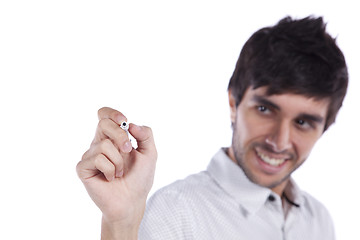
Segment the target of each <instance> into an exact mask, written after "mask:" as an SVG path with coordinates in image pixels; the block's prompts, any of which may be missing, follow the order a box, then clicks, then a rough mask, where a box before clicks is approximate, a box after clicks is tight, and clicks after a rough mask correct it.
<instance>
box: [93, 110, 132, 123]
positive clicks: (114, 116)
mask: <svg viewBox="0 0 360 240" xmlns="http://www.w3.org/2000/svg"><path fill="white" fill-rule="evenodd" d="M98 118H99V120H101V119H106V118H108V119H111V120H113V121H114V122H115V123H117V124H118V125H120V124H121V123H122V122H124V121H125V122H127V118H126V117H125V116H124V115H123V114H122V113H121V112H119V111H117V110H115V109H112V108H109V107H103V108H100V109H99V111H98Z"/></svg>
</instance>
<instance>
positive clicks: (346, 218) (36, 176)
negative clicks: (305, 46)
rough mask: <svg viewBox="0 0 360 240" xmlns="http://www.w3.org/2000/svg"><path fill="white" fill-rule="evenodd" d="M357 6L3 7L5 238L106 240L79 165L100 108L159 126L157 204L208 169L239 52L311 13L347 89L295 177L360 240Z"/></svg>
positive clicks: (225, 123)
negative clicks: (260, 34)
mask: <svg viewBox="0 0 360 240" xmlns="http://www.w3.org/2000/svg"><path fill="white" fill-rule="evenodd" d="M349 2H350V1H349ZM349 2H347V1H341V2H339V1H325V0H322V1H313V0H312V1H305V0H303V1H296V3H295V2H292V1H279V0H275V1H194V0H193V1H130V0H128V1H88V0H87V1H79V0H71V1H70V0H65V1H45V0H44V1H39V0H36V1H16V0H13V1H1V2H0V81H1V82H0V104H1V106H0V107H1V108H0V114H1V118H0V121H1V124H0V141H1V142H0V147H1V155H0V163H1V164H0V169H1V173H0V194H1V195H0V196H1V197H0V221H1V225H0V239H99V234H100V220H101V213H100V211H99V210H98V209H97V208H96V206H95V205H94V204H93V203H92V201H91V200H90V198H89V197H88V195H87V193H86V191H85V189H84V188H83V186H82V183H81V182H80V180H79V179H78V178H77V175H76V172H75V166H76V164H77V162H78V161H79V160H80V159H81V156H82V154H83V153H84V152H85V151H86V150H87V148H88V147H89V144H90V142H91V140H92V137H93V134H94V131H95V128H96V125H97V115H96V114H97V110H98V108H100V107H102V106H110V107H113V108H116V109H119V110H120V111H122V112H123V113H124V114H126V116H127V117H128V119H129V120H130V121H132V122H134V123H137V124H144V125H148V126H151V127H152V128H153V131H154V134H155V140H156V143H157V148H158V152H159V159H158V165H157V172H156V178H155V184H154V187H153V190H152V192H153V191H155V190H156V189H159V188H160V187H162V186H164V185H167V184H169V183H171V182H173V181H174V180H176V179H179V178H183V177H185V176H187V175H188V174H191V173H195V172H198V171H201V170H203V169H204V168H205V167H206V166H207V164H208V162H209V160H210V158H211V157H212V155H213V154H214V153H215V152H216V151H217V150H218V149H219V148H220V147H223V146H228V145H229V144H230V140H231V128H230V120H229V110H228V107H227V92H226V88H227V84H228V80H229V78H230V76H231V74H232V71H233V69H234V66H235V63H236V60H237V57H238V55H239V52H240V50H241V48H242V46H243V44H244V42H245V41H246V40H247V39H248V38H249V37H250V35H251V34H252V33H253V32H255V31H256V30H258V29H259V28H261V27H264V26H268V25H273V24H275V23H276V22H277V21H278V20H279V19H281V18H283V17H285V16H287V15H291V16H293V17H305V16H308V15H310V14H314V15H315V16H320V15H321V16H324V19H325V21H326V22H328V30H329V32H330V33H331V34H332V35H333V36H334V37H335V36H337V42H338V44H339V46H340V47H341V48H342V50H343V52H344V54H345V57H346V59H347V62H348V67H349V73H350V86H349V91H348V95H347V97H346V99H345V102H344V106H343V108H342V109H341V111H340V114H339V117H338V119H337V122H336V124H335V125H333V126H332V127H331V128H330V130H329V131H328V132H326V133H325V135H324V136H323V138H322V139H320V141H319V142H318V144H317V145H316V146H315V148H314V149H313V153H312V155H311V157H310V158H309V159H308V161H307V162H306V163H305V164H304V165H303V167H301V168H300V169H299V170H298V172H297V173H296V174H295V178H296V180H297V181H298V183H299V185H300V186H301V187H302V188H303V189H304V190H306V191H308V192H309V193H311V194H313V195H314V196H315V197H317V198H318V199H319V200H321V201H322V202H323V203H324V204H325V205H326V206H327V207H328V209H329V211H330V212H331V214H332V216H333V218H334V222H335V226H336V232H337V236H338V239H360V233H359V229H358V220H357V219H358V216H359V214H360V204H359V203H360V195H359V187H358V183H359V182H360V176H359V171H358V169H359V168H360V161H359V160H360V158H359V154H358V152H359V147H358V145H359V140H358V138H359V134H360V129H359V124H358V123H359V120H360V119H359V113H358V111H359V110H358V108H359V107H358V104H359V101H360V97H359V89H360V88H359V87H360V84H359V81H358V79H359V77H360V76H359V74H360V70H359V66H357V64H358V62H359V61H358V57H359V55H360V51H359V43H358V39H359V33H358V25H359V23H360V21H359V18H358V17H356V16H357V15H358V7H355V1H353V2H351V3H349Z"/></svg>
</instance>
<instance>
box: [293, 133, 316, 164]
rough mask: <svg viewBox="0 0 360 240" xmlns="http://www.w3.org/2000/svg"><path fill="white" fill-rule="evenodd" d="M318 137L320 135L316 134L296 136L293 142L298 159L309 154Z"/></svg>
mask: <svg viewBox="0 0 360 240" xmlns="http://www.w3.org/2000/svg"><path fill="white" fill-rule="evenodd" d="M319 138H320V136H318V135H315V136H307V137H304V136H298V137H297V138H296V140H295V141H294V142H295V146H296V150H297V153H298V154H299V157H300V159H306V158H307V157H308V156H309V155H310V152H311V150H312V149H313V147H314V145H315V143H316V142H317V140H318V139H319Z"/></svg>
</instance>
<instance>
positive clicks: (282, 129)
mask: <svg viewBox="0 0 360 240" xmlns="http://www.w3.org/2000/svg"><path fill="white" fill-rule="evenodd" d="M265 142H266V143H267V144H269V145H270V146H271V148H272V150H273V151H274V152H277V153H281V152H284V151H286V150H288V149H290V148H291V146H292V145H291V125H290V124H289V123H287V122H285V121H283V122H279V123H278V124H276V126H275V127H274V129H273V132H272V133H271V134H269V135H268V136H267V138H266V139H265Z"/></svg>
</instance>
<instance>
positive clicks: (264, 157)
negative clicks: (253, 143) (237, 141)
mask: <svg viewBox="0 0 360 240" xmlns="http://www.w3.org/2000/svg"><path fill="white" fill-rule="evenodd" d="M255 152H256V154H257V156H258V157H259V158H260V159H261V160H262V161H263V162H265V163H267V164H268V165H270V166H273V167H279V166H280V165H282V164H283V163H284V162H285V161H286V160H288V158H280V157H278V158H274V157H270V156H269V155H267V154H265V153H263V152H260V151H258V150H255Z"/></svg>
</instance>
